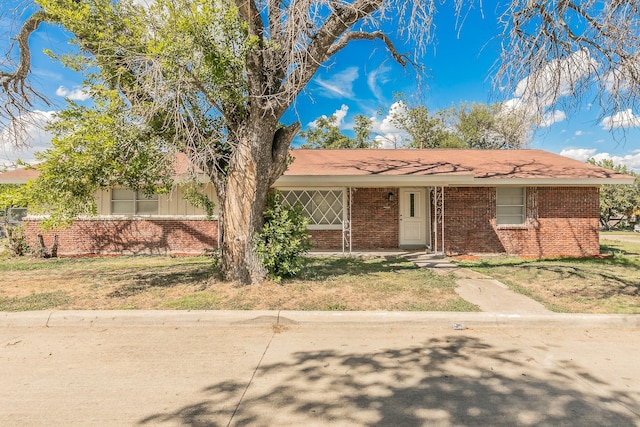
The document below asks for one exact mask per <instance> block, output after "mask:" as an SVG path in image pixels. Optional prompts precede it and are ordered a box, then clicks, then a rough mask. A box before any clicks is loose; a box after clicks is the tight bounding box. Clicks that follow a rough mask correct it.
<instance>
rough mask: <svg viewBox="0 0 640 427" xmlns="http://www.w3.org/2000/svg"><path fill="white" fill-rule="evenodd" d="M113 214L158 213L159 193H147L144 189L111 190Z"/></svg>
mask: <svg viewBox="0 0 640 427" xmlns="http://www.w3.org/2000/svg"><path fill="white" fill-rule="evenodd" d="M111 214H112V215H157V214H158V195H157V194H153V195H150V196H148V195H146V194H144V193H143V192H142V191H133V190H128V189H125V188H114V189H112V190H111Z"/></svg>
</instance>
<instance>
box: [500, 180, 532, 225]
mask: <svg viewBox="0 0 640 427" xmlns="http://www.w3.org/2000/svg"><path fill="white" fill-rule="evenodd" d="M513 189H518V190H520V195H521V197H522V203H518V204H514V203H504V202H503V203H501V200H500V199H501V198H502V199H503V200H504V198H507V197H509V198H514V197H515V196H514V195H504V194H503V195H502V197H500V194H499V193H500V190H513ZM500 208H520V212H521V213H520V214H519V216H520V219H521V221H520V222H511V221H509V222H502V221H501V220H500V218H501V217H502V218H505V217H506V218H515V217H516V216H518V215H517V214H515V213H504V212H503V213H502V214H501V213H500V210H501V209H500ZM526 222H527V188H526V187H496V226H498V227H523V226H525V225H526Z"/></svg>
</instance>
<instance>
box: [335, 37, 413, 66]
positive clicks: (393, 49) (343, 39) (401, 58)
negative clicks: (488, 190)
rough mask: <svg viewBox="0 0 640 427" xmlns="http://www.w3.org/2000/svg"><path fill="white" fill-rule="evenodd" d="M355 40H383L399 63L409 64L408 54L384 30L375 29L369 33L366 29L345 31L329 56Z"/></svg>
mask: <svg viewBox="0 0 640 427" xmlns="http://www.w3.org/2000/svg"><path fill="white" fill-rule="evenodd" d="M354 40H382V41H383V42H384V43H385V44H386V45H387V48H388V49H389V52H391V56H393V58H394V59H395V60H396V61H397V62H398V64H400V65H402V66H403V67H404V66H406V65H407V62H408V55H407V54H400V53H399V52H398V50H397V49H396V47H395V45H394V44H393V42H392V41H391V39H390V38H389V36H387V35H386V34H385V33H383V32H382V31H374V32H371V33H367V32H364V31H352V32H349V33H345V34H343V35H342V37H340V38H339V39H338V40H336V42H335V43H334V44H333V45H332V46H331V47H330V48H329V50H328V52H327V53H328V55H329V56H333V55H335V54H336V53H338V52H339V51H340V50H342V49H344V48H345V47H347V45H348V44H349V42H351V41H354Z"/></svg>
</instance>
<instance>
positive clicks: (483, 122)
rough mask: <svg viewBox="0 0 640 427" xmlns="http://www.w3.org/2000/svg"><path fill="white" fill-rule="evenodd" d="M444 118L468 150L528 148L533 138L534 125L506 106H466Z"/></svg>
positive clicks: (452, 109) (456, 109) (451, 110)
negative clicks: (446, 118)
mask: <svg viewBox="0 0 640 427" xmlns="http://www.w3.org/2000/svg"><path fill="white" fill-rule="evenodd" d="M443 115H445V116H446V117H448V123H449V126H448V128H449V129H451V130H452V131H453V133H454V134H455V135H456V136H457V137H458V138H459V139H460V140H461V141H462V142H463V143H464V146H465V147H467V148H479V149H483V150H490V149H494V150H495V149H514V148H525V147H526V146H527V145H528V143H529V140H530V138H531V129H532V125H533V123H531V122H530V121H529V120H527V117H526V116H523V115H522V114H520V113H519V112H518V111H513V110H512V109H510V108H507V107H505V106H504V105H502V104H491V105H487V104H480V103H471V104H467V103H463V104H460V105H459V106H458V107H457V108H455V107H453V108H451V109H450V110H448V111H445V112H444V113H443Z"/></svg>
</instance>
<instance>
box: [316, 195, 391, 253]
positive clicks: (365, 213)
mask: <svg viewBox="0 0 640 427" xmlns="http://www.w3.org/2000/svg"><path fill="white" fill-rule="evenodd" d="M389 193H393V195H394V200H393V201H392V202H390V201H389ZM351 197H352V203H351V209H352V211H351V224H352V232H351V239H352V243H351V245H352V248H353V249H354V250H362V249H397V248H398V239H399V235H398V232H399V228H398V227H399V225H398V222H399V216H398V212H399V210H398V189H397V188H354V189H353V190H352V191H351ZM347 199H348V197H347ZM348 205H349V202H348V200H347V205H346V206H345V209H348ZM310 234H311V237H312V241H313V248H314V249H321V250H322V249H331V250H341V249H342V230H311V231H310ZM345 249H348V247H347V248H345Z"/></svg>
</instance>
